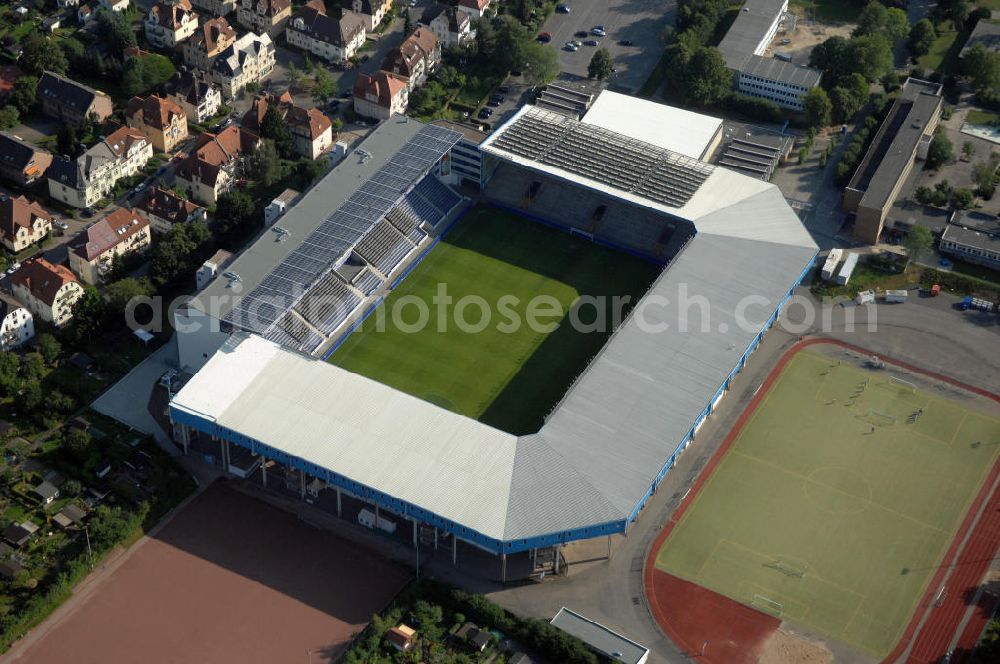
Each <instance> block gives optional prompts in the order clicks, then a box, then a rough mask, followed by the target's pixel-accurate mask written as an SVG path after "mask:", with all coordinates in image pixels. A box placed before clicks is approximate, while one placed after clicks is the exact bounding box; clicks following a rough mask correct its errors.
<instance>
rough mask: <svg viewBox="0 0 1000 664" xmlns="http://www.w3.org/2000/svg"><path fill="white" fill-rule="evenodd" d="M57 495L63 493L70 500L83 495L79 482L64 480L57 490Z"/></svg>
mask: <svg viewBox="0 0 1000 664" xmlns="http://www.w3.org/2000/svg"><path fill="white" fill-rule="evenodd" d="M59 493H63V494H65V495H67V496H69V497H70V498H75V497H77V496H79V495H80V494H81V493H83V485H82V484H81V483H80V481H79V480H66V481H65V482H63V485H62V487H60V488H59Z"/></svg>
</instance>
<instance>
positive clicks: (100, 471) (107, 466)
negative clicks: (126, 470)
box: [94, 459, 111, 479]
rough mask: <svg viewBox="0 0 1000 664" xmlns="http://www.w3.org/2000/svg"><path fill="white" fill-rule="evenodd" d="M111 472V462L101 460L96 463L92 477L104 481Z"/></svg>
mask: <svg viewBox="0 0 1000 664" xmlns="http://www.w3.org/2000/svg"><path fill="white" fill-rule="evenodd" d="M110 472H111V462H110V461H109V460H107V459H101V460H100V461H98V462H97V466H96V467H95V468H94V475H95V476H96V477H97V478H98V479H104V478H105V477H107V476H108V473H110Z"/></svg>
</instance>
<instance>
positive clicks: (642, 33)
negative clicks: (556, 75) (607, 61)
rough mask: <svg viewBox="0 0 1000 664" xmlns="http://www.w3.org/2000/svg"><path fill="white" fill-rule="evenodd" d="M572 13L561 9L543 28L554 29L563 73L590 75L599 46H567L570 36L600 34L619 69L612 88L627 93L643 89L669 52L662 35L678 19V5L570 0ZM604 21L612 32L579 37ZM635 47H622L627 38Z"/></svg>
mask: <svg viewBox="0 0 1000 664" xmlns="http://www.w3.org/2000/svg"><path fill="white" fill-rule="evenodd" d="M567 4H569V6H570V13H569V14H560V13H555V14H553V15H552V16H550V17H549V19H548V20H547V21H546V22H545V24H544V26H543V27H542V31H543V32H551V33H552V42H551V43H550V46H551V47H552V48H555V49H558V50H559V67H560V69H561V71H562V74H561V75H560V78H562V79H564V80H574V79H579V78H586V77H587V65H589V64H590V59H591V57H593V53H594V51H596V50H597V48H599V47H594V46H581V47H580V50H579V51H577V52H575V53H572V52H570V51H567V50H566V49H565V48H564V47H563V45H564V44H565V43H566V42H567V41H571V40H573V39H579V40H580V41H586V40H587V39H597V40H599V41H600V47H603V48H606V49H608V52H609V53H610V54H611V59H612V60H613V61H614V63H615V68H616V69H617V71H616V72H615V73H614V74H613V75H612V77H611V80H610V81H609V83H608V84H609V87H611V88H613V89H617V90H621V91H626V92H634V91H637V90H638V89H639V88H640V87H642V84H643V83H645V82H646V79H647V78H649V75H650V73H652V71H653V69H654V68H655V67H656V63H657V62H658V61H659V59H660V55H661V54H662V53H663V42H662V41H661V40H660V35H661V34H662V33H663V29H664V28H665V27H666V26H667V25H668V24H670V23H672V22H673V20H674V11H675V10H676V8H677V5H676V3H675V2H673V1H672V0H670V1H668V2H662V1H661V0H607V1H601V0H576V1H575V2H573V1H572V0H568V2H567ZM598 25H603V26H604V30H605V31H606V32H607V33H608V34H607V36H606V37H594V36H588V37H574V36H573V35H574V33H576V32H578V31H584V30H585V31H587V32H590V30H591V29H592V28H593V27H595V26H598ZM623 39H624V40H629V41H631V42H632V43H633V46H620V45H619V44H618V42H619V41H621V40H623Z"/></svg>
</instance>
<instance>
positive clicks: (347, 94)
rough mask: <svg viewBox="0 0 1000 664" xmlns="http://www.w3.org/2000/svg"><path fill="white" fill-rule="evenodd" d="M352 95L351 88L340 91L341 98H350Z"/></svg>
mask: <svg viewBox="0 0 1000 664" xmlns="http://www.w3.org/2000/svg"><path fill="white" fill-rule="evenodd" d="M351 95H352V92H351V91H350V90H344V91H343V92H341V93H340V98H341V99H350V98H351Z"/></svg>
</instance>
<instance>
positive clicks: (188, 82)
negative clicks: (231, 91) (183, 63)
mask: <svg viewBox="0 0 1000 664" xmlns="http://www.w3.org/2000/svg"><path fill="white" fill-rule="evenodd" d="M173 90H174V91H173V92H172V93H171V94H170V98H171V99H173V100H174V101H175V102H177V103H178V104H179V105H180V107H181V108H182V109H183V110H184V114H185V115H186V116H187V117H188V120H189V121H192V122H197V123H198V124H203V123H205V122H207V121H208V120H210V119H211V118H213V117H215V114H216V113H218V112H219V108H220V107H221V106H222V88H220V87H219V86H218V84H217V83H215V81H213V80H212V79H211V78H209V76H208V74H207V73H206V72H203V71H201V70H200V69H195V70H193V71H185V72H178V73H177V74H175V75H174V80H173Z"/></svg>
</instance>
